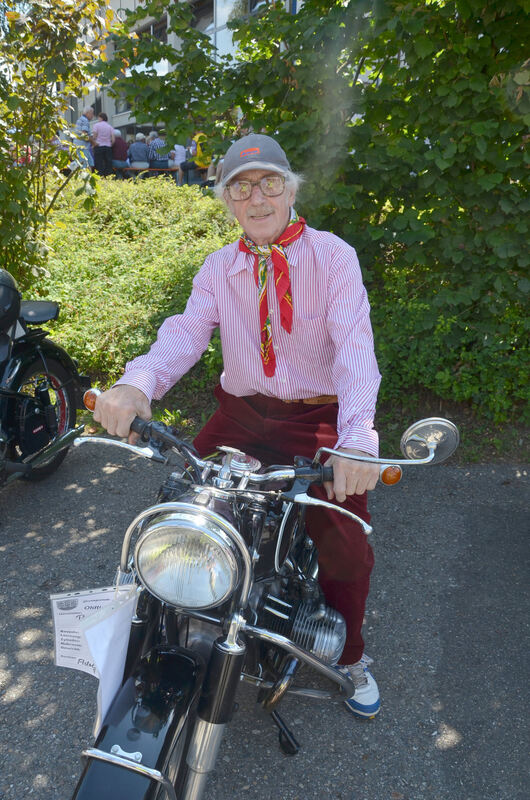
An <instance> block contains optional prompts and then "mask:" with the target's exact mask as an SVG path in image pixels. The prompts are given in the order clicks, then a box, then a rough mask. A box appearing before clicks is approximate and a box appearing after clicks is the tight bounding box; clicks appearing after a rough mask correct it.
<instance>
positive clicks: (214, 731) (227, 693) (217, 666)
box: [182, 617, 246, 800]
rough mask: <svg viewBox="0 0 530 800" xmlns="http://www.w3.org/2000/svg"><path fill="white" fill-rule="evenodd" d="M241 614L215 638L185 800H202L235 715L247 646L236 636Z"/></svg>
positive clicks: (188, 763) (188, 765) (190, 754)
mask: <svg viewBox="0 0 530 800" xmlns="http://www.w3.org/2000/svg"><path fill="white" fill-rule="evenodd" d="M236 620H238V618H237V617H236V618H235V621H234V623H233V624H232V626H231V629H230V631H229V633H228V636H227V637H226V639H223V638H220V639H217V641H216V642H214V645H213V647H212V653H211V657H210V661H209V664H208V669H207V672H206V677H205V680H204V684H203V688H202V694H201V697H200V700H199V705H198V709H197V721H196V724H195V728H194V730H193V733H192V736H191V741H190V744H189V748H188V754H187V757H186V780H185V784H184V792H183V794H182V800H201V798H202V797H203V794H204V790H205V787H206V782H207V780H208V776H209V774H210V772H212V770H213V769H214V767H215V762H216V759H217V753H218V751H219V745H220V744H221V739H222V737H223V733H224V729H225V725H226V724H227V722H229V721H230V719H231V718H232V713H233V710H234V703H235V696H236V692H237V687H238V684H239V681H240V677H241V672H242V670H243V662H244V659H245V653H246V646H245V645H244V644H242V643H241V642H240V641H239V640H238V637H237V630H238V629H239V624H238V621H236Z"/></svg>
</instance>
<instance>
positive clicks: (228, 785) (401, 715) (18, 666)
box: [0, 446, 530, 800]
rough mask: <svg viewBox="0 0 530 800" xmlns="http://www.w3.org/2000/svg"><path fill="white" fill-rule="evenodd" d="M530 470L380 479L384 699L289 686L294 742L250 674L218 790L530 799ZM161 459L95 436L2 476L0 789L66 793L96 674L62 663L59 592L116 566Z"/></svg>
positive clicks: (218, 794) (374, 643) (371, 637)
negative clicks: (280, 732) (293, 691)
mask: <svg viewBox="0 0 530 800" xmlns="http://www.w3.org/2000/svg"><path fill="white" fill-rule="evenodd" d="M528 471H529V469H528V467H523V466H519V467H518V466H513V465H512V466H471V467H452V466H446V465H445V466H441V467H428V468H410V469H409V470H408V473H407V475H406V476H405V477H404V479H403V481H402V482H401V484H400V485H399V486H397V487H393V488H383V487H381V488H378V489H377V490H376V492H374V493H373V499H372V511H373V525H374V534H373V545H374V548H375V551H376V568H375V570H374V573H373V583H372V591H371V594H370V598H369V605H368V609H367V617H366V625H365V633H366V636H365V638H366V649H367V652H368V653H369V654H370V655H371V656H372V657H373V658H374V659H375V665H374V674H375V676H376V678H377V680H378V683H379V687H380V690H381V697H382V710H381V713H380V715H379V717H378V718H377V719H376V720H374V721H371V722H363V721H357V720H355V719H354V718H353V717H352V716H351V715H350V714H349V713H348V711H347V710H346V709H345V708H344V706H343V704H342V702H341V699H340V696H339V695H337V699H336V700H332V701H330V702H327V703H323V702H316V701H312V700H295V699H293V698H287V699H286V701H284V703H283V712H282V713H283V716H284V717H285V718H286V720H287V721H288V722H289V724H290V725H291V726H292V728H293V731H294V732H295V734H296V735H297V737H298V739H299V740H300V742H301V744H302V749H301V751H300V753H299V754H298V755H297V756H295V757H286V756H284V755H282V754H281V752H280V750H279V748H278V745H277V733H276V731H275V729H274V728H273V726H272V725H271V724H270V722H269V721H268V720H264V719H262V718H261V717H260V716H258V715H256V714H255V713H254V709H253V706H254V693H253V691H252V689H251V688H249V687H246V686H242V687H241V691H240V697H239V703H240V709H239V711H238V712H237V714H236V715H235V717H234V720H233V722H232V723H231V726H230V729H229V731H228V732H227V735H226V737H225V739H224V741H223V744H222V748H221V752H220V756H219V761H218V768H217V769H216V772H215V774H214V775H213V777H212V779H211V782H210V790H209V792H208V795H207V796H208V800H239V798H245V800H247V799H248V800H268V798H271V797H274V798H277V800H312V799H313V798H315V800H316V799H317V798H318V800H322V799H325V800H327V799H328V798H329V799H330V800H528V798H529V797H530V790H529V788H528V787H529V780H528V779H529V775H528V752H529V740H528V726H527V717H528V712H527V693H528V677H529V676H528V671H529V669H528V658H527V656H528V651H529V647H528V599H527V593H526V592H525V589H526V586H527V583H528V567H527V564H528V544H527V541H528V527H529V526H528V505H529V503H528V499H529V491H528ZM164 472H165V470H164V468H163V467H160V466H158V465H155V464H151V463H149V462H147V461H144V460H140V459H135V458H132V459H131V458H129V457H128V456H127V455H126V454H122V453H121V452H119V451H117V450H113V449H110V448H103V447H99V448H96V447H94V448H89V447H88V446H87V447H84V448H82V449H80V450H73V451H72V452H70V453H69V455H68V457H67V459H66V461H65V462H64V464H63V466H62V467H61V469H60V470H59V471H58V472H57V473H56V474H55V475H53V476H52V477H50V478H48V479H47V480H46V481H44V482H42V483H40V484H36V485H31V484H28V483H24V482H17V483H13V484H11V485H9V486H7V487H4V488H3V489H2V490H0V554H1V555H0V558H1V561H0V563H1V564H2V569H1V573H0V574H1V579H0V580H1V583H0V636H1V643H2V644H1V648H0V798H1V799H2V800H25V798H28V797H35V798H38V800H68V798H70V796H71V792H72V789H73V787H74V785H75V782H76V777H77V775H78V774H79V753H80V751H81V749H82V748H83V747H85V746H87V745H90V744H91V741H90V731H91V728H92V719H93V712H94V708H95V696H96V682H95V680H94V678H92V677H90V676H88V675H85V674H83V673H77V672H75V671H72V670H68V669H59V668H57V667H55V666H54V664H53V634H52V622H51V614H50V605H49V599H48V598H49V595H50V593H55V592H62V591H70V590H73V589H86V588H93V587H97V586H105V585H108V584H109V583H110V582H111V581H112V577H113V575H114V570H115V566H116V563H117V560H118V558H119V550H120V545H121V538H122V535H123V531H124V529H125V527H126V525H127V523H128V522H129V521H130V520H131V519H132V516H133V514H134V513H135V512H136V511H139V510H140V509H142V508H143V507H145V506H146V505H147V504H150V503H151V502H152V500H153V499H154V493H155V491H156V489H157V487H158V485H159V483H160V482H161V480H162V477H163V475H164ZM314 685H319V686H322V687H323V688H324V687H325V688H328V685H327V683H326V681H325V680H324V679H321V678H318V677H317V678H316V679H315V681H314ZM94 800H97V798H95V799H94ZM116 800H125V798H116Z"/></svg>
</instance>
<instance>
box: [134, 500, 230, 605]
mask: <svg viewBox="0 0 530 800" xmlns="http://www.w3.org/2000/svg"><path fill="white" fill-rule="evenodd" d="M171 505H172V508H171V509H168V511H167V513H166V514H164V513H163V511H161V513H158V514H157V515H156V516H154V517H152V518H151V519H149V521H148V522H146V523H144V525H145V527H144V530H142V531H141V533H140V536H139V537H138V539H137V541H136V542H135V546H134V568H135V572H136V575H137V576H138V580H139V582H140V583H141V585H142V586H143V587H144V588H145V589H146V590H147V591H148V592H149V593H150V594H152V595H153V597H156V598H157V599H158V600H160V602H162V603H165V604H166V605H168V606H170V607H171V608H175V609H176V610H178V611H183V612H186V611H189V612H192V611H197V612H201V611H208V610H210V609H212V608H217V607H219V606H221V605H223V604H224V603H226V602H227V600H229V599H230V598H231V597H232V596H233V595H234V594H235V592H236V591H237V590H238V587H240V585H241V581H242V576H243V560H242V557H241V553H240V551H239V547H238V540H237V537H238V536H239V534H238V533H237V531H236V529H235V528H234V527H233V526H232V525H231V524H230V522H228V520H226V519H225V518H224V517H222V516H220V515H219V514H217V513H216V512H215V511H212V510H211V509H209V508H205V507H203V506H197V505H195V504H192V503H172V504H171ZM175 506H178V508H175ZM186 515H191V518H192V521H193V520H194V518H195V519H196V518H198V517H200V516H203V517H205V518H206V519H207V521H208V522H209V523H210V524H211V525H213V526H214V527H215V532H212V531H211V530H209V529H205V528H201V526H200V525H197V526H196V530H197V534H198V535H203V536H205V537H207V538H211V539H212V541H213V543H214V546H216V547H219V548H221V549H224V551H225V558H227V560H228V561H229V563H230V567H231V571H232V576H231V580H230V587H229V588H228V589H227V591H226V592H225V593H224V594H223V596H222V598H221V600H218V599H216V600H215V601H213V602H209V603H207V604H202V605H193V606H190V605H182V604H178V603H176V602H174V601H173V600H169V599H168V598H167V597H164V596H162V595H161V593H160V591H157V590H156V587H154V588H153V586H151V585H150V583H148V582H147V581H146V580H145V578H144V576H143V574H142V570H141V568H140V567H139V558H138V555H139V552H140V550H141V548H142V545H143V544H145V542H146V540H148V539H149V538H150V537H152V536H153V535H154V534H156V533H157V528H159V527H162V526H166V527H169V528H171V524H172V520H173V519H174V518H175V517H180V520H181V525H180V526H179V525H178V524H176V525H175V530H178V529H179V528H180V529H181V530H182V528H183V527H184V526H183V525H182V520H183V518H185V516H186ZM190 527H193V526H192V525H190Z"/></svg>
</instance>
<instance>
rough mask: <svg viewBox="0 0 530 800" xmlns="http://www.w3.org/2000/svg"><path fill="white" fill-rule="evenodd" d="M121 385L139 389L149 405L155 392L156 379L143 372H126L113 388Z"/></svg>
mask: <svg viewBox="0 0 530 800" xmlns="http://www.w3.org/2000/svg"><path fill="white" fill-rule="evenodd" d="M122 385H126V386H134V387H135V388H136V389H140V391H142V392H143V393H144V394H145V396H146V397H147V399H148V400H149V402H150V403H151V401H152V400H153V397H154V394H155V390H156V378H155V376H154V375H152V374H151V373H150V372H146V371H145V370H131V371H130V372H126V373H125V375H124V376H123V378H120V379H119V381H116V383H115V384H114V386H122Z"/></svg>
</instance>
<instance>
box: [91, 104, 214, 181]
mask: <svg viewBox="0 0 530 800" xmlns="http://www.w3.org/2000/svg"><path fill="white" fill-rule="evenodd" d="M93 119H94V109H93V108H92V107H91V106H88V107H87V108H85V109H84V110H83V113H82V115H81V116H80V117H79V119H78V120H77V123H76V126H75V135H76V139H75V145H76V149H77V161H78V162H79V164H80V165H82V166H87V167H89V168H90V169H93V170H94V171H95V172H97V173H99V174H100V175H113V174H114V175H116V176H117V177H118V178H129V177H133V176H135V175H138V174H141V175H142V177H147V176H148V175H150V174H164V173H171V174H172V175H174V177H175V181H176V183H177V184H178V185H179V186H182V185H183V184H185V183H197V182H200V183H203V184H208V183H215V173H216V168H215V166H214V164H213V162H212V159H211V158H210V157H209V156H207V155H206V154H205V152H204V145H205V143H206V136H205V134H204V133H202V132H201V131H196V132H195V134H194V136H193V137H191V138H189V139H188V140H187V141H186V142H185V144H181V143H172V144H169V143H168V142H167V140H166V132H165V131H164V130H158V131H157V130H152V131H151V132H150V133H149V134H147V135H146V134H145V133H142V132H138V133H137V134H136V135H135V136H129V137H127V139H124V138H123V136H122V132H121V131H120V130H119V129H117V128H113V127H112V125H110V124H109V122H108V117H107V114H106V113H105V112H104V111H102V112H100V113H99V114H98V118H97V122H95V123H94V124H92V120H93Z"/></svg>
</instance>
